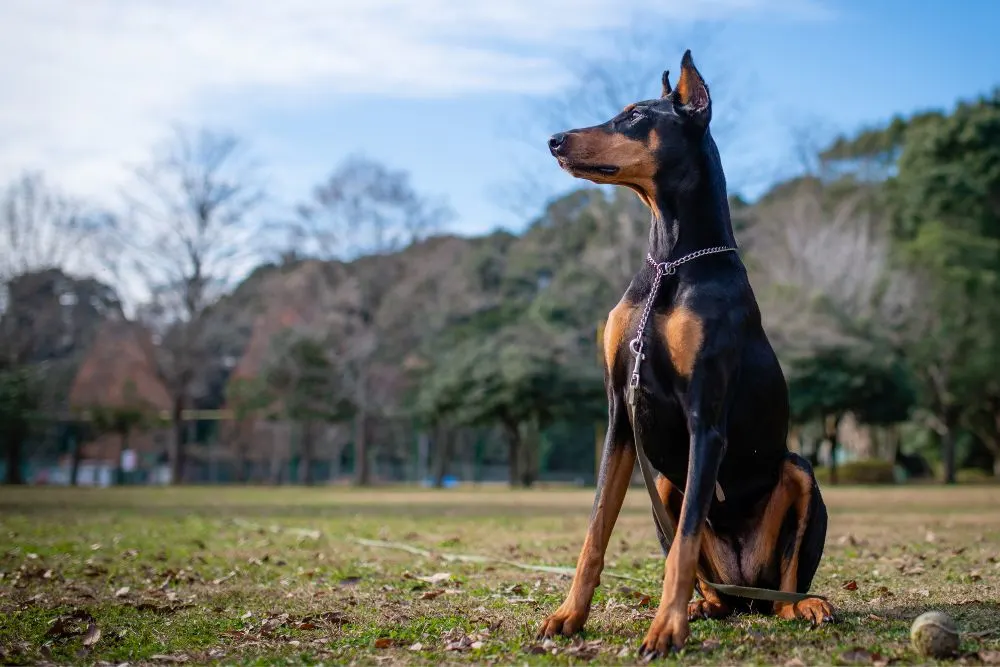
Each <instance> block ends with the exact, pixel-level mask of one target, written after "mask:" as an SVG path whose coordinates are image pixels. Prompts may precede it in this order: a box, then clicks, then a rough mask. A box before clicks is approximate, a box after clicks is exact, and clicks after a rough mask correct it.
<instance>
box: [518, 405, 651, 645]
mask: <svg viewBox="0 0 1000 667" xmlns="http://www.w3.org/2000/svg"><path fill="white" fill-rule="evenodd" d="M608 413H609V414H608V432H607V436H606V437H605V439H604V452H603V454H602V456H601V469H600V474H599V478H598V483H597V496H596V497H595V498H594V509H593V511H592V512H591V515H590V526H589V528H588V529H587V536H586V538H585V539H584V541H583V548H582V549H581V550H580V558H579V559H578V560H577V563H576V573H575V574H574V576H573V585H572V586H571V587H570V589H569V594H568V595H567V596H566V600H565V602H563V603H562V605H560V607H559V608H558V609H557V610H556V611H555V613H553V614H552V615H551V616H549V617H548V618H546V619H545V621H544V622H543V623H542V626H541V628H539V630H538V635H539V636H540V637H552V636H553V635H557V634H564V635H571V634H573V633H575V632H577V631H579V630H580V629H582V628H583V624H584V623H585V622H586V621H587V616H588V615H589V614H590V602H591V599H592V598H593V597H594V589H596V588H597V587H598V586H599V585H600V583H601V571H602V570H603V569H604V552H605V551H606V550H607V548H608V540H609V539H611V531H612V529H614V526H615V521H616V520H617V519H618V513H619V512H620V511H621V508H622V503H623V502H624V500H625V492H626V491H628V486H629V482H630V481H631V479H632V469H633V467H634V466H635V445H634V443H633V442H632V431H631V428H630V426H629V423H628V419H627V418H626V417H625V410H624V406H623V405H622V400H621V396H620V395H618V392H615V393H614V394H613V397H612V399H611V401H610V406H609V410H608Z"/></svg>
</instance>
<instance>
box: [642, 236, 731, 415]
mask: <svg viewBox="0 0 1000 667" xmlns="http://www.w3.org/2000/svg"><path fill="white" fill-rule="evenodd" d="M723 252H736V248H730V247H729V246H721V245H720V246H713V247H711V248H703V249H702V250H696V251H694V252H692V253H688V254H687V255H684V256H683V257H681V258H680V259H678V260H675V261H673V262H657V261H656V260H655V259H653V256H652V255H650V254H649V253H646V263H648V264H649V265H650V266H652V267H653V268H654V269H655V270H656V276H655V277H654V278H653V287H652V289H650V290H649V296H648V297H646V305H645V307H644V308H643V309H642V318H641V319H640V320H639V328H638V330H637V331H636V333H635V338H633V339H632V340H631V341H629V344H628V347H629V349H630V350H632V354H633V355H635V366H633V367H632V377H631V378H630V379H629V386H628V392H627V393H628V401H629V403H631V404H634V403H635V390H636V389H638V388H639V365H640V364H641V363H642V360H643V359H645V358H646V355H645V354H643V352H642V348H643V339H642V336H643V334H644V333H645V332H646V322H647V321H649V313H650V312H651V311H652V310H653V301H654V300H655V299H656V293H657V292H658V291H659V290H660V281H661V280H663V276H672V275H674V274H675V273H677V267H678V266H680V265H681V264H687V263H688V262H690V261H691V260H694V259H698V258H699V257H704V256H705V255H715V254H717V253H723Z"/></svg>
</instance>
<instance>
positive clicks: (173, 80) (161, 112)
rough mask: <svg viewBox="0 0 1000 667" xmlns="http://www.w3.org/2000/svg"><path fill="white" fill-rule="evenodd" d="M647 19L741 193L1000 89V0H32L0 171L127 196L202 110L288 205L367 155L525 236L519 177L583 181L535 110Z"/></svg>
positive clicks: (12, 74)
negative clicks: (168, 133)
mask: <svg viewBox="0 0 1000 667" xmlns="http://www.w3.org/2000/svg"><path fill="white" fill-rule="evenodd" d="M359 4H361V5H363V6H361V7H359V6H358V5H359ZM82 5H87V7H86V8H83V7H82ZM636 26H639V27H641V28H642V29H643V30H642V35H643V37H644V39H645V41H644V43H643V44H642V45H641V48H642V49H643V52H644V53H647V54H648V56H649V58H648V60H649V62H647V63H646V66H647V67H649V68H650V71H651V72H658V70H660V69H664V68H669V69H671V70H673V71H675V72H676V70H677V67H678V63H679V59H680V56H681V54H682V52H683V50H684V48H688V47H690V48H692V50H693V52H694V56H695V60H696V62H697V63H698V65H699V67H700V69H701V71H702V73H703V74H704V76H705V77H706V79H707V80H708V81H709V84H710V85H712V86H713V88H712V91H713V95H714V97H715V100H716V108H715V115H716V117H717V118H727V120H728V121H729V124H728V125H727V126H726V128H725V129H726V131H725V132H720V136H719V142H720V147H721V150H722V153H723V160H724V163H725V164H726V166H727V173H728V176H729V180H730V184H731V186H732V188H733V189H736V190H740V191H742V192H743V193H744V194H745V195H747V196H750V197H753V196H756V195H757V194H759V193H760V192H761V190H762V189H763V188H766V187H767V186H768V185H769V184H770V183H772V182H773V181H774V180H775V179H777V178H779V177H781V176H782V175H787V174H789V173H791V172H793V171H794V169H795V168H796V162H795V158H794V151H793V150H792V137H793V135H794V131H796V130H801V129H802V128H804V127H806V128H813V130H814V131H813V134H814V135H816V136H817V137H827V136H830V134H831V133H832V132H838V131H847V132H849V131H852V130H854V129H857V128H859V127H861V126H863V125H868V124H873V123H878V122H880V121H882V120H884V119H887V118H888V117H890V116H891V115H893V114H895V113H910V112H913V111H915V110H919V109H925V108H942V107H943V108H947V107H950V106H951V105H953V104H954V103H955V101H956V100H957V99H959V98H969V97H972V96H975V95H977V94H979V93H984V92H987V91H989V90H990V89H991V88H992V87H993V86H995V85H997V84H1000V70H998V69H997V65H998V64H1000V40H998V39H997V38H996V29H997V26H1000V2H993V1H991V0H964V1H963V2H961V3H947V2H930V1H920V0H918V1H912V0H911V1H910V2H906V1H905V0H878V1H877V2H873V1H871V0H869V1H868V2H865V1H863V0H842V1H834V0H702V1H701V2H696V1H695V0H686V1H685V2H677V1H674V0H658V1H654V0H616V2H610V0H603V1H598V0H576V1H570V0H509V2H508V3H507V4H506V5H504V4H502V3H496V2H491V3H488V4H487V3H485V2H479V1H478V0H410V1H409V2H406V3H403V2H396V1H395V0H370V2H367V3H356V2H350V3H348V2H330V3H316V2H309V1H308V0H288V2H287V3H285V4H280V3H266V4H265V3H258V2H251V1H250V0H247V1H246V2H242V1H239V0H217V1H216V2H213V3H199V2H197V1H196V0H178V1H177V2H174V3H169V5H168V4H167V3H160V2H156V1H154V0H132V1H126V0H92V1H91V2H88V3H78V4H71V3H68V2H65V1H64V0H62V1H60V0H34V1H32V0H23V1H15V2H8V3H3V4H2V5H0V84H2V85H3V89H4V90H5V91H7V92H5V104H4V108H3V109H0V134H2V135H3V136H4V137H5V138H9V140H7V139H5V141H4V144H5V145H4V146H3V147H0V178H3V179H8V178H10V177H12V176H13V175H14V174H16V173H17V172H18V171H20V170H21V169H24V168H33V169H44V170H45V171H46V172H47V173H48V174H49V176H50V178H51V179H52V180H54V181H55V182H57V183H59V184H60V185H62V186H63V187H65V188H66V189H67V190H69V191H70V192H72V193H74V194H77V195H79V196H81V197H87V198H91V199H93V200H95V201H99V202H102V203H105V204H107V205H114V202H115V201H116V197H117V193H118V192H119V190H120V188H121V187H122V185H123V183H126V182H127V173H128V166H129V165H131V164H135V163H137V162H140V161H142V159H143V158H144V157H145V156H146V155H148V153H149V150H150V148H151V146H152V145H153V143H154V142H155V141H156V140H157V139H158V138H159V137H160V136H162V135H163V134H164V131H165V130H166V128H167V126H168V124H169V123H171V122H177V121H179V122H184V123H189V124H209V125H215V126H220V127H229V128H233V129H235V130H237V131H238V132H240V133H241V134H242V135H243V136H245V137H246V139H247V140H248V141H249V142H250V145H251V147H252V148H253V150H254V151H255V153H256V154H257V156H258V157H259V158H260V160H261V161H262V162H263V163H264V164H265V165H266V171H267V175H268V177H269V178H270V182H271V186H272V187H271V190H272V194H273V198H274V199H273V204H272V205H273V207H275V208H280V206H282V205H285V204H290V203H293V202H295V201H298V200H300V199H301V198H303V197H305V196H306V195H307V194H308V192H309V190H310V188H311V187H312V185H314V184H315V183H317V182H318V181H320V180H321V179H322V178H323V177H324V176H325V175H326V174H328V173H329V172H330V171H332V169H333V168H334V166H335V165H336V164H337V163H338V162H339V161H340V160H342V159H344V158H345V157H346V156H348V155H350V154H363V155H367V156H369V157H372V158H375V159H378V160H380V161H383V162H385V163H386V164H387V165H389V166H391V167H393V168H402V169H405V170H407V171H409V172H410V173H411V174H412V178H413V182H414V184H415V185H416V186H417V188H418V189H419V190H421V191H422V192H424V193H426V194H428V195H432V196H435V197H444V198H446V199H447V200H448V201H449V203H450V204H451V206H452V208H453V209H454V210H455V212H456V217H455V219H454V221H453V222H452V223H451V230H453V231H457V232H460V233H479V232H484V231H487V230H489V229H492V228H494V227H497V226H503V227H507V228H510V229H513V230H518V229H520V228H522V227H523V226H524V225H525V224H526V223H527V222H528V217H527V216H526V215H525V214H524V213H520V214H515V213H513V212H511V210H510V209H511V206H510V205H509V204H510V203H511V201H510V198H509V197H507V198H505V197H504V193H506V192H508V191H509V187H510V186H511V185H512V184H514V183H522V184H523V183H534V184H536V185H538V186H539V188H540V190H541V192H542V193H543V194H556V193H558V192H560V191H564V190H566V189H569V188H572V187H574V186H575V185H576V183H574V181H573V180H572V179H570V177H568V176H566V175H565V174H563V173H562V172H560V171H559V170H558V169H557V167H556V165H555V163H554V161H552V160H551V158H550V157H549V156H548V155H547V153H546V151H545V148H544V141H545V139H546V137H547V135H548V134H549V133H551V132H554V131H557V130H561V129H566V128H565V127H560V126H556V125H555V121H554V120H551V119H548V118H545V117H543V115H542V114H541V113H536V111H537V110H538V109H544V108H545V104H546V101H548V100H556V99H559V96H560V95H562V94H564V92H565V91H566V90H567V89H568V88H570V87H572V86H573V85H575V84H576V83H578V79H577V78H576V77H575V75H574V67H575V66H578V65H580V64H581V63H583V62H587V61H590V60H595V59H601V60H603V61H605V62H609V63H612V67H613V64H614V62H615V53H616V46H615V45H616V44H617V43H619V42H616V40H621V39H623V38H626V37H627V36H628V35H630V34H634V33H633V32H632V31H633V29H634V28H635V27H636ZM632 73H633V74H634V72H632ZM658 86H659V83H658V80H657V78H656V75H655V74H654V75H653V77H652V78H651V80H649V83H648V89H647V95H653V94H655V93H656V91H657V90H658ZM630 101H632V100H631V99H621V100H620V102H619V106H624V105H625V104H626V103H628V102H630ZM574 120H578V121H579V123H590V122H599V121H602V120H604V118H603V117H588V116H587V113H586V110H581V111H580V113H579V114H578V118H575V119H574ZM720 122H721V121H720ZM540 203H541V202H540V201H537V202H531V205H530V206H529V208H533V210H534V212H536V213H537V211H538V207H539V206H540Z"/></svg>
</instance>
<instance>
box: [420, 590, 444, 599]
mask: <svg viewBox="0 0 1000 667" xmlns="http://www.w3.org/2000/svg"><path fill="white" fill-rule="evenodd" d="M440 595H444V591H443V590H441V589H438V590H434V591H424V592H423V593H421V594H420V599H421V600H433V599H434V598H436V597H438V596H440Z"/></svg>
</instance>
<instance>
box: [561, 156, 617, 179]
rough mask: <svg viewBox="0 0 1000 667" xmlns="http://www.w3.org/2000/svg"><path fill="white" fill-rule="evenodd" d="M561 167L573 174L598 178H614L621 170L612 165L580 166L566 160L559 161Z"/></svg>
mask: <svg viewBox="0 0 1000 667" xmlns="http://www.w3.org/2000/svg"><path fill="white" fill-rule="evenodd" d="M559 166H561V167H562V168H563V169H565V170H566V171H568V172H570V173H571V174H574V175H575V174H581V175H582V174H594V175H598V176H614V175H615V174H617V173H618V172H619V171H621V169H620V168H619V167H616V166H614V165H610V164H580V163H577V162H571V161H569V160H566V159H565V158H561V159H560V160H559Z"/></svg>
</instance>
